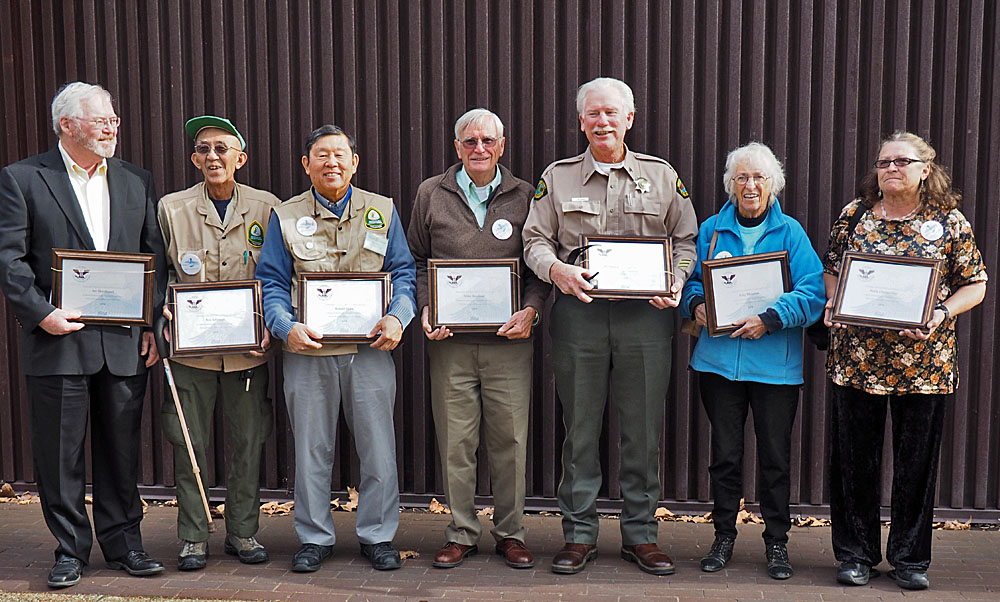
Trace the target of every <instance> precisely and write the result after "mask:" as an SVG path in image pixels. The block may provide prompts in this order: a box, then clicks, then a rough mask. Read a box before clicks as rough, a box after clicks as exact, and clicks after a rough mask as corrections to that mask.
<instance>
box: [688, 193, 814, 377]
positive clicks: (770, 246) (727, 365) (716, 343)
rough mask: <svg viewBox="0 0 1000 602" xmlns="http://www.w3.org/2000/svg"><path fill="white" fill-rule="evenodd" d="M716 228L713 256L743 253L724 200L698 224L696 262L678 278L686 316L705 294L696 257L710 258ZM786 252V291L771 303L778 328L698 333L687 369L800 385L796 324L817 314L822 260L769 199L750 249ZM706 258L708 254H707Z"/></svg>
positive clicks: (729, 203) (799, 342) (729, 204)
mask: <svg viewBox="0 0 1000 602" xmlns="http://www.w3.org/2000/svg"><path fill="white" fill-rule="evenodd" d="M713 231H718V233H719V235H718V238H717V239H716V242H715V256H716V257H718V255H719V253H720V252H723V251H726V252H728V253H729V254H730V255H732V256H733V257H742V256H743V255H745V253H744V249H743V241H742V240H741V238H740V230H739V222H738V221H737V219H736V208H735V206H734V205H733V203H732V201H727V202H726V204H725V205H723V206H722V209H720V210H719V213H718V214H717V215H713V216H712V217H710V218H708V219H707V220H705V221H704V223H702V224H701V227H700V228H699V229H698V265H697V266H696V267H695V271H694V273H693V274H692V275H691V277H690V278H689V279H688V281H687V282H686V283H684V296H683V297H682V299H681V314H682V315H683V316H684V317H691V315H692V312H693V311H694V308H693V307H691V306H690V305H691V301H692V300H693V299H695V298H696V297H703V296H704V295H705V287H704V285H703V284H702V274H701V262H702V261H704V260H705V259H710V258H709V257H707V255H708V246H709V244H710V243H711V241H712V232H713ZM776 251H788V264H789V266H788V267H789V271H790V273H791V282H792V290H790V291H789V292H787V293H785V294H783V295H782V296H781V297H779V298H778V301H777V302H775V304H774V306H773V308H774V310H775V311H776V312H777V313H778V317H779V318H780V319H781V324H782V325H783V328H782V329H781V330H778V331H776V332H773V333H771V334H765V335H764V336H763V337H761V338H759V339H756V340H752V339H744V338H735V339H732V338H729V335H728V334H726V335H721V336H717V337H710V336H708V331H707V330H706V329H704V328H702V331H701V336H700V337H698V343H697V344H696V345H695V348H694V353H693V354H692V355H691V368H692V369H694V370H697V371H699V372H714V373H715V374H719V375H720V376H723V377H725V378H728V379H729V380H734V381H754V382H761V383H768V384H777V385H798V384H802V328H803V327H805V326H808V325H809V324H812V323H813V322H815V321H816V320H818V319H819V318H820V314H821V312H822V311H823V305H824V304H825V303H826V293H825V290H824V288H823V264H822V263H821V262H820V260H819V256H818V255H816V251H815V250H814V249H813V247H812V243H810V242H809V237H808V236H806V233H805V230H803V229H802V226H801V225H800V224H799V222H797V221H795V220H794V219H793V218H791V217H789V216H787V215H785V214H784V213H782V212H781V205H780V203H778V200H777V199H775V201H774V203H773V204H772V205H771V207H770V208H769V209H768V213H767V217H766V218H765V219H764V234H763V236H761V237H760V240H758V241H757V245H756V246H755V247H754V249H753V253H754V254H758V253H772V252H776ZM711 259H714V257H713V258H711Z"/></svg>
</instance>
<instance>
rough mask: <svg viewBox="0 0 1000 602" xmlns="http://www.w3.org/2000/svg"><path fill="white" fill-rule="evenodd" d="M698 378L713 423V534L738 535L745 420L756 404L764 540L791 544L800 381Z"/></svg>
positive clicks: (701, 375)
mask: <svg viewBox="0 0 1000 602" xmlns="http://www.w3.org/2000/svg"><path fill="white" fill-rule="evenodd" d="M698 383H699V386H700V388H701V402H702V404H704V406H705V412H707V413H708V419H709V420H710V421H711V423H712V463H711V464H710V465H709V467H708V471H709V474H710V475H711V476H712V497H713V498H714V500H715V503H714V505H713V507H712V522H714V523H715V534H716V535H720V536H728V537H736V515H737V514H738V513H739V509H740V499H741V498H742V497H743V425H744V424H746V421H747V413H748V410H750V409H752V410H753V424H754V432H755V433H756V435H757V462H758V466H759V479H758V491H759V492H760V512H761V515H763V517H764V534H763V537H764V543H765V544H772V543H787V542H788V529H789V528H790V527H791V516H790V514H789V509H788V497H789V495H790V490H791V444H792V425H793V424H794V423H795V413H796V411H797V410H798V407H799V386H798V385H770V384H765V383H759V382H751V381H742V382H740V381H732V380H729V379H728V378H725V377H723V376H720V375H718V374H714V373H712V372H699V373H698Z"/></svg>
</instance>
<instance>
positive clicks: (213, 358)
mask: <svg viewBox="0 0 1000 602" xmlns="http://www.w3.org/2000/svg"><path fill="white" fill-rule="evenodd" d="M280 203H281V201H280V200H279V199H278V197H276V196H274V195H273V194H271V193H270V192H266V191H263V190H257V189H256V188H251V187H250V186H244V185H243V184H236V189H235V190H234V191H233V200H232V202H230V204H229V208H228V210H227V212H226V220H225V223H223V222H222V220H220V219H219V213H218V212H217V211H216V210H215V205H213V204H212V201H211V200H209V198H208V189H207V188H206V186H205V183H204V182H200V183H198V184H195V185H194V186H192V187H191V188H188V189H187V190H181V191H179V192H174V193H171V194H168V195H166V196H165V197H163V198H162V199H160V203H159V207H158V210H157V212H158V217H159V221H160V230H161V231H162V232H163V241H164V243H165V244H166V247H167V265H168V267H169V269H170V281H171V282H220V281H225V280H249V279H252V278H253V277H254V271H255V270H256V268H257V258H258V256H259V254H260V249H261V247H262V246H263V244H264V233H265V230H266V229H267V222H268V219H269V218H270V213H271V209H273V208H274V207H277V206H278V205H279V204H280ZM173 361H176V362H177V363H179V364H183V365H185V366H191V367H193V368H201V369H203V370H221V371H223V372H234V371H239V370H246V369H248V368H253V367H255V366H259V365H261V364H263V363H265V362H266V361H267V358H266V357H254V356H252V355H250V354H246V353H242V354H231V355H210V356H203V357H194V358H177V359H175V360H173Z"/></svg>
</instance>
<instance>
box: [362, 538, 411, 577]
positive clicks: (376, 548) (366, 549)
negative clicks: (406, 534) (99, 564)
mask: <svg viewBox="0 0 1000 602" xmlns="http://www.w3.org/2000/svg"><path fill="white" fill-rule="evenodd" d="M361 555H362V556H364V557H365V558H367V559H368V560H370V561H371V563H372V568H373V569H375V570H376V571H391V570H393V569H398V568H399V567H401V566H403V560H402V559H401V558H400V557H399V551H398V550H397V549H396V547H395V546H393V545H392V542H391V541H383V542H380V543H374V544H372V543H363V544H361Z"/></svg>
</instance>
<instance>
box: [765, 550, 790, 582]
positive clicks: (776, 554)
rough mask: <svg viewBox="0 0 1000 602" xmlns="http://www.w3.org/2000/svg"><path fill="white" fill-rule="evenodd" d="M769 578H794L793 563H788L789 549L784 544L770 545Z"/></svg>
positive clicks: (767, 554) (766, 552)
mask: <svg viewBox="0 0 1000 602" xmlns="http://www.w3.org/2000/svg"><path fill="white" fill-rule="evenodd" d="M765 555H766V556H767V576H768V577H770V578H771V579H788V578H789V577H791V576H792V563H790V562H788V548H786V547H785V544H783V543H772V544H768V546H767V549H766V550H765Z"/></svg>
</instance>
